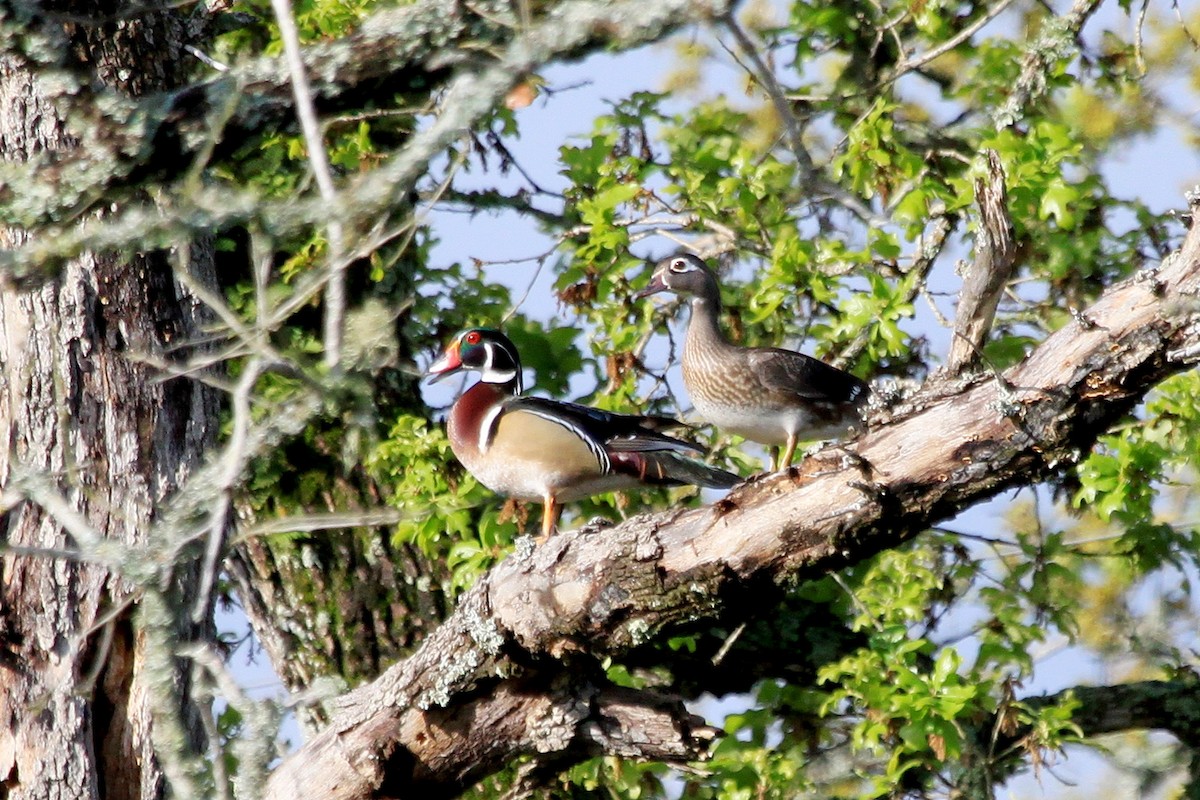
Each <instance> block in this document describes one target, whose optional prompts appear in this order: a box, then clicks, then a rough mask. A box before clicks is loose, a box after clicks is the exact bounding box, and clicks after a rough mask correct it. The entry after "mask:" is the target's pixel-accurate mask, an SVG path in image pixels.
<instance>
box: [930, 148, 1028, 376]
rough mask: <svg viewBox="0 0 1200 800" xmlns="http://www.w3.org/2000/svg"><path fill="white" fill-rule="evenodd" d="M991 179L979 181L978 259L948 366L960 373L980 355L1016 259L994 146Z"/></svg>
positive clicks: (961, 300) (962, 296)
mask: <svg viewBox="0 0 1200 800" xmlns="http://www.w3.org/2000/svg"><path fill="white" fill-rule="evenodd" d="M986 156H987V166H988V174H987V179H986V180H984V179H983V178H980V179H979V180H977V181H975V201H976V202H977V203H978V204H979V230H978V231H977V232H976V234H975V263H973V264H972V265H971V266H970V267H968V272H967V275H966V277H965V278H964V279H963V288H962V291H961V292H959V295H958V310H957V311H956V312H955V316H954V338H953V339H951V341H950V354H949V355H948V356H947V357H946V371H947V372H948V373H949V374H951V375H957V374H958V373H960V372H961V371H962V370H963V369H964V368H965V367H968V366H970V365H972V364H974V363H975V362H976V361H978V360H979V357H980V355H981V354H982V352H983V344H984V341H985V340H986V339H987V335H988V331H990V330H991V329H992V320H993V319H995V317H996V307H997V306H998V305H999V304H1000V296H1001V295H1002V294H1004V287H1005V286H1007V285H1008V278H1009V276H1010V275H1011V274H1012V270H1013V266H1014V265H1015V264H1016V260H1017V246H1016V242H1014V241H1013V230H1012V228H1013V225H1012V219H1011V218H1010V217H1009V215H1008V192H1007V190H1006V189H1005V185H1004V181H1005V175H1004V165H1003V164H1001V163H1000V155H999V154H998V153H997V152H996V151H995V150H988V151H987V154H986Z"/></svg>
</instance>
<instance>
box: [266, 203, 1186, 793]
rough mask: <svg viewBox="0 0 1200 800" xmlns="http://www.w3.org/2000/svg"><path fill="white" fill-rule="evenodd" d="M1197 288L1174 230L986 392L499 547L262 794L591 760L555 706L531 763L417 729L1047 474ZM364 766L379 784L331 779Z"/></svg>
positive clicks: (1135, 397) (588, 719) (906, 409)
mask: <svg viewBox="0 0 1200 800" xmlns="http://www.w3.org/2000/svg"><path fill="white" fill-rule="evenodd" d="M1198 290H1200V228H1197V227H1196V226H1195V225H1193V227H1192V229H1191V230H1190V232H1189V233H1188V235H1187V237H1186V240H1185V242H1184V244H1183V247H1182V248H1181V250H1180V251H1178V252H1177V253H1175V254H1173V256H1172V257H1170V258H1168V259H1167V260H1166V261H1165V262H1164V264H1163V265H1162V266H1161V267H1159V268H1158V269H1156V270H1151V271H1147V272H1144V273H1140V274H1138V275H1136V276H1134V277H1132V278H1130V279H1128V280H1125V281H1123V282H1121V283H1119V284H1116V285H1115V286H1113V287H1111V288H1110V289H1109V290H1108V291H1106V292H1105V293H1104V294H1103V295H1102V296H1101V297H1100V299H1099V300H1098V301H1097V302H1096V303H1095V304H1094V305H1093V306H1092V307H1091V308H1089V309H1088V310H1087V312H1086V314H1085V315H1083V316H1081V317H1080V318H1078V319H1075V320H1073V321H1071V322H1069V323H1068V324H1066V325H1065V326H1064V327H1063V328H1062V329H1061V330H1059V331H1057V332H1056V333H1054V334H1053V335H1051V336H1050V337H1049V338H1048V339H1047V340H1046V341H1045V342H1044V343H1042V345H1041V346H1039V347H1038V348H1037V349H1036V350H1034V351H1033V353H1031V354H1030V356H1029V357H1028V358H1027V359H1026V360H1025V361H1023V362H1022V363H1020V364H1018V365H1016V366H1014V367H1012V368H1011V369H1009V370H1007V371H1006V372H1004V373H1003V375H1001V376H999V377H997V376H980V377H975V378H971V379H948V378H943V379H938V380H936V381H931V382H930V383H929V384H928V385H926V386H925V387H923V388H922V390H920V391H919V392H918V393H917V394H916V395H915V396H913V397H911V398H909V399H907V400H906V401H904V402H903V404H902V405H899V406H897V407H895V408H893V409H891V410H889V412H887V413H885V414H883V415H881V416H880V418H878V419H876V420H873V421H872V425H871V427H870V429H869V431H868V432H867V433H866V434H865V435H863V436H861V437H860V438H858V439H857V440H855V441H853V442H850V443H848V444H846V445H845V446H838V447H830V448H826V449H825V450H823V451H822V452H820V453H818V454H816V455H814V456H812V457H810V458H808V459H806V460H805V461H804V462H803V463H802V464H801V465H799V466H797V467H793V468H792V469H790V470H788V471H786V472H783V473H779V474H775V475H770V476H759V477H756V478H752V479H751V480H749V481H747V482H746V483H744V484H742V485H741V486H739V487H736V488H735V489H734V490H733V491H731V492H730V494H729V495H728V496H727V497H726V498H725V499H723V500H721V501H719V502H717V503H715V504H713V505H711V506H706V507H702V508H698V509H692V510H680V511H672V512H665V513H658V514H646V515H640V516H637V517H634V518H632V519H630V520H628V521H626V522H625V523H623V524H621V525H619V526H617V527H614V528H611V529H607V530H603V531H602V532H595V531H591V530H588V529H582V530H578V531H574V532H571V533H565V534H560V535H559V536H557V537H555V538H553V539H551V540H550V541H549V542H548V543H547V544H546V545H545V546H542V547H538V548H536V549H532V548H529V547H525V548H524V549H522V548H518V552H516V553H514V554H513V555H512V556H510V557H509V558H508V559H507V560H506V561H504V562H503V563H501V564H499V565H498V566H497V567H495V568H494V569H493V570H492V571H491V572H490V573H489V574H488V575H486V576H485V577H484V578H483V579H481V580H480V582H479V583H478V584H477V585H476V586H475V587H473V588H472V589H471V590H470V591H469V592H467V593H466V594H465V595H464V596H463V598H462V599H461V601H460V604H459V606H458V608H457V610H456V611H455V612H454V614H453V615H452V616H451V617H450V618H449V619H448V620H447V621H446V623H444V624H443V625H442V626H441V627H440V628H439V629H438V630H436V631H435V632H433V633H432V634H431V635H430V636H429V637H428V639H427V640H426V641H425V642H424V644H423V645H422V646H421V647H420V649H419V650H418V651H417V652H416V653H415V654H414V655H412V656H411V657H410V658H408V659H407V660H405V661H403V662H401V663H399V664H397V665H396V666H394V667H392V668H391V669H389V670H388V671H387V672H385V673H384V674H383V675H381V676H380V677H379V678H378V679H377V680H375V681H374V682H372V683H370V684H368V685H365V686H362V687H360V688H358V689H356V690H355V691H353V692H351V693H349V694H348V695H346V696H344V697H342V698H340V699H339V700H337V701H336V702H335V705H336V710H335V712H334V717H333V723H332V724H331V725H330V726H329V728H328V729H327V730H326V731H324V732H323V733H321V734H320V735H318V736H317V737H315V738H314V739H313V740H312V741H310V742H309V743H308V744H306V745H305V746H304V747H303V748H302V749H301V750H300V751H299V752H298V753H297V754H295V755H294V756H293V757H291V758H290V759H289V760H288V761H286V762H285V763H284V764H283V765H282V766H281V767H280V768H279V769H277V770H276V772H275V773H274V774H273V775H272V777H271V781H270V784H269V786H270V792H269V795H268V796H270V797H273V798H281V797H285V796H288V795H290V794H292V793H293V791H294V788H295V787H297V786H305V787H311V786H312V785H313V781H314V780H317V781H320V782H321V783H322V785H323V786H325V787H327V795H328V797H330V798H334V797H336V798H343V797H344V798H350V797H369V796H376V793H378V792H380V791H381V787H384V786H385V785H386V786H388V787H392V788H391V789H390V790H389V791H392V792H393V793H395V794H403V791H402V789H403V788H404V787H408V788H411V787H412V786H413V785H414V783H413V782H414V781H416V780H417V779H418V777H420V778H421V780H422V784H421V785H422V786H423V787H428V786H434V785H439V786H443V787H456V788H461V787H463V786H465V785H467V783H466V781H467V780H468V779H470V780H474V779H476V778H478V777H481V776H482V774H487V773H486V771H485V770H487V771H490V770H493V769H498V768H499V767H500V766H502V765H503V764H504V763H507V761H508V760H510V759H511V758H512V757H513V756H515V755H519V754H531V753H537V754H539V756H540V757H543V758H550V757H555V758H560V759H565V760H566V761H567V762H570V761H571V760H572V759H575V758H578V757H582V754H583V753H585V752H589V751H590V750H591V749H594V748H595V747H596V746H601V747H602V749H603V745H601V744H600V743H598V742H596V741H595V740H594V739H592V740H590V741H589V740H588V737H587V735H586V731H587V730H589V729H590V728H589V724H591V723H594V722H595V720H596V717H595V715H594V712H593V713H591V714H585V715H583V716H580V717H573V716H571V715H570V714H569V713H567V712H566V710H565V708H566V707H565V706H564V710H562V711H561V712H560V713H561V714H562V715H563V716H562V719H563V720H567V719H575V720H577V722H576V725H575V728H574V730H573V733H572V735H564V736H562V737H561V738H558V739H555V740H554V742H555V743H556V745H555V748H550V749H543V748H539V747H538V746H535V745H534V738H533V737H532V736H531V733H530V732H531V731H532V730H535V729H536V728H537V727H538V723H537V720H539V719H545V715H544V714H543V715H540V716H539V715H533V716H532V717H530V716H527V717H526V718H525V719H526V720H527V724H526V725H525V726H524V727H522V726H521V725H518V726H517V727H516V728H512V727H505V728H503V729H497V730H489V729H487V727H486V726H480V727H475V728H472V729H471V730H469V731H466V732H462V731H459V729H453V730H451V728H449V727H447V728H441V729H439V730H440V731H441V734H442V735H440V736H439V737H437V740H436V741H433V740H432V739H431V737H430V736H428V735H424V734H423V733H422V732H424V731H427V730H430V729H431V726H433V727H435V728H436V726H437V725H438V724H439V723H438V722H437V720H440V719H443V718H445V717H446V716H447V715H453V714H455V713H459V711H460V710H462V709H475V710H476V711H473V712H472V713H483V709H485V708H490V707H492V706H493V704H495V703H501V702H503V701H502V700H501V699H498V698H499V697H500V696H501V695H504V693H505V692H506V691H507V688H506V686H507V685H506V684H505V683H504V681H507V680H511V679H512V678H513V677H514V676H516V677H518V678H523V679H524V680H525V683H523V684H522V686H523V687H524V690H532V691H535V692H537V693H540V696H541V700H545V698H546V697H553V696H556V694H555V693H556V692H559V691H561V689H559V688H557V687H561V686H563V685H564V682H565V685H567V686H574V688H573V689H572V690H571V691H570V692H568V695H570V696H573V697H578V696H579V693H580V692H581V691H585V690H583V689H582V686H583V685H585V684H586V685H593V684H594V683H595V678H596V675H595V670H594V669H583V670H580V669H579V665H580V664H581V663H587V664H594V663H595V659H598V658H600V657H603V656H620V655H622V654H624V653H628V652H630V651H631V650H633V649H635V648H638V647H639V646H641V645H643V644H645V643H647V642H648V641H651V640H652V639H654V637H655V636H656V635H657V634H658V633H659V632H661V631H663V630H664V629H668V628H675V627H677V626H679V625H681V624H684V623H690V622H696V621H711V622H716V621H720V620H722V619H739V618H746V617H750V616H753V613H754V611H755V610H756V609H758V610H761V608H762V607H763V598H764V593H767V594H770V595H773V596H776V597H778V596H781V595H782V593H783V590H784V588H785V587H787V586H790V585H793V584H794V583H795V582H796V581H797V580H801V579H805V578H811V577H815V576H818V575H821V574H824V573H827V572H829V571H831V570H835V569H838V568H840V567H843V566H845V565H847V564H850V563H854V562H857V561H860V560H862V559H864V558H867V557H869V556H870V555H872V554H874V553H876V552H878V551H880V550H882V549H886V548H890V547H895V546H896V545H898V544H900V543H902V542H904V541H906V540H908V539H910V538H912V537H914V536H916V535H917V534H918V533H920V532H921V531H922V530H925V529H926V528H927V527H928V526H929V525H931V524H933V523H935V522H937V521H939V520H943V519H945V518H947V517H948V516H950V515H952V514H954V513H956V512H957V511H959V510H961V509H962V508H965V507H967V506H969V505H971V504H973V503H976V502H979V501H981V500H984V499H987V498H989V497H992V496H994V495H996V494H997V493H998V492H1000V491H1002V490H1004V489H1006V488H1008V487H1011V486H1016V485H1027V484H1029V483H1030V482H1032V481H1036V480H1039V479H1042V478H1045V477H1048V476H1051V475H1053V474H1055V473H1057V472H1060V471H1061V470H1062V469H1064V468H1066V467H1068V466H1070V465H1072V464H1074V463H1075V462H1076V461H1077V460H1078V459H1079V458H1080V457H1081V456H1082V454H1084V453H1085V452H1086V451H1087V450H1088V449H1090V447H1091V446H1092V445H1093V444H1094V443H1095V441H1096V437H1097V436H1099V435H1100V434H1102V433H1104V432H1105V431H1106V430H1107V429H1108V428H1109V427H1110V426H1111V425H1112V424H1113V423H1115V422H1116V421H1117V420H1118V419H1120V418H1121V417H1122V416H1124V415H1125V414H1127V413H1128V412H1129V411H1130V410H1131V409H1132V408H1133V407H1134V406H1135V405H1136V404H1137V403H1138V402H1140V401H1141V399H1142V398H1143V397H1144V396H1145V394H1146V392H1147V391H1149V390H1150V389H1151V388H1152V387H1153V386H1154V385H1155V384H1156V383H1157V382H1159V381H1161V380H1162V379H1164V378H1166V377H1168V376H1169V375H1171V374H1174V373H1176V372H1179V371H1181V370H1183V369H1186V368H1188V367H1189V366H1191V364H1190V362H1189V363H1185V362H1183V361H1180V360H1178V359H1176V360H1172V359H1171V358H1169V357H1168V354H1169V353H1181V352H1182V353H1187V352H1195V350H1196V348H1195V345H1196V344H1197V335H1198V334H1197V330H1196V326H1195V324H1194V323H1195V320H1196V313H1197V309H1198V308H1200V305H1198V298H1197V292H1198ZM576 675H581V676H583V677H581V678H576V677H575V676H576ZM580 680H582V681H584V682H585V684H581V683H579V682H578V681H580ZM598 691H601V692H603V691H604V690H603V689H600V690H598ZM660 708H662V707H660ZM685 713H686V712H684V711H683V709H682V705H680V704H677V705H676V706H675V707H674V708H673V710H672V711H670V713H668V714H667V715H666V718H663V720H662V721H663V722H665V720H666V719H668V718H669V719H670V720H672V722H671V724H672V725H681V722H680V721H681V720H683V719H685V716H684V715H685ZM618 722H620V720H618ZM689 725H690V723H689ZM708 736H709V731H707V730H705V729H704V728H703V727H696V726H691V727H688V726H687V725H684V726H682V727H679V728H677V738H676V739H675V740H674V742H673V745H674V748H675V749H674V750H673V751H672V752H673V753H675V754H680V753H684V754H687V753H694V752H697V745H698V744H701V743H702V740H705V739H706V738H708ZM479 737H487V738H489V739H491V740H493V741H491V742H490V745H491V750H490V751H489V752H491V753H492V754H493V760H492V761H490V762H489V761H488V760H487V759H482V760H477V761H475V762H474V763H475V764H476V765H477V767H478V769H477V770H476V771H475V772H472V773H470V774H469V775H464V774H463V773H462V772H458V773H454V774H450V773H448V772H441V773H439V770H438V768H437V767H436V765H437V764H440V763H451V762H453V763H461V761H455V759H454V758H452V757H451V754H453V753H455V752H463V751H464V750H471V749H472V748H478V746H479V745H478V742H477V740H478V739H479ZM697 737H699V740H698V738H697ZM501 739H503V740H504V741H503V742H500V741H498V740H501ZM628 740H629V737H626V738H625V739H624V741H628ZM548 741H550V740H548V739H541V740H540V742H541V744H543V745H545V744H546V743H547V742H548ZM657 746H658V747H660V748H661V747H664V746H665V745H664V743H663V742H661V741H660V742H658V744H657ZM556 748H557V749H556ZM700 751H702V748H700ZM640 752H641V754H642V755H644V756H645V757H662V755H661V753H660V754H652V753H650V752H649V751H648V750H643V751H640ZM398 753H403V754H405V758H403V759H401V758H399V757H398V756H397V754H398ZM624 754H626V755H631V754H638V751H637V748H634V749H633V751H632V752H631V751H628V750H626V751H624ZM667 757H669V758H670V757H677V755H675V756H672V755H668V756H667ZM685 757H686V756H685ZM363 759H368V760H370V761H371V763H373V764H387V765H388V766H389V769H384V770H374V771H372V770H368V771H366V772H363V771H361V770H358V769H356V768H353V767H351V766H348V765H353V764H354V763H356V762H357V763H360V764H361V763H362V760H363ZM313 796H315V795H313Z"/></svg>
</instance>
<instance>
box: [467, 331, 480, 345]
mask: <svg viewBox="0 0 1200 800" xmlns="http://www.w3.org/2000/svg"><path fill="white" fill-rule="evenodd" d="M480 338H481V337H480V336H479V331H471V332H470V333H468V334H467V335H466V338H464V339H463V341H464V342H466V343H467V344H479V339H480Z"/></svg>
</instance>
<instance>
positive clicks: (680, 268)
mask: <svg viewBox="0 0 1200 800" xmlns="http://www.w3.org/2000/svg"><path fill="white" fill-rule="evenodd" d="M691 267H692V265H691V264H689V263H688V260H687V259H686V258H676V259H674V260H673V261H671V263H670V264H668V265H667V269H669V270H671V272H687V271H688V270H689V269H691Z"/></svg>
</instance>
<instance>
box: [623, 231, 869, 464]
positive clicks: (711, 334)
mask: <svg viewBox="0 0 1200 800" xmlns="http://www.w3.org/2000/svg"><path fill="white" fill-rule="evenodd" d="M666 291H670V292H675V293H676V294H679V295H681V296H684V297H688V298H691V306H692V317H691V320H690V321H689V322H688V329H687V340H686V342H685V343H684V346H683V383H684V385H685V386H686V387H687V390H688V394H689V395H691V398H692V403H693V405H695V407H696V413H697V415H698V416H700V417H701V418H702V419H704V420H705V421H706V422H709V423H711V424H713V425H715V426H717V427H718V428H723V429H724V430H727V431H729V432H730V433H735V434H737V435H738V436H742V437H744V438H746V439H749V440H751V441H754V442H759V443H761V444H766V445H771V446H772V447H775V446H778V445H783V451H782V453H779V452H778V451H775V455H776V456H778V460H773V463H772V465H771V469H772V471H775V470H778V469H781V468H782V467H785V466H787V465H789V464H791V462H792V456H793V455H794V453H795V452H796V443H797V442H798V441H806V440H809V439H830V438H834V437H836V436H839V435H841V434H843V433H845V432H846V431H847V430H848V429H849V428H850V427H851V426H853V425H856V424H857V425H861V420H862V416H861V415H862V408H863V406H864V405H865V404H866V400H867V395H868V394H869V393H870V391H869V389H868V388H867V384H865V383H864V382H862V381H861V380H859V379H858V378H856V377H855V376H853V375H851V374H850V373H848V372H843V371H842V370H840V369H837V368H836V367H831V366H829V365H828V364H826V363H824V362H823V361H818V360H817V359H815V358H812V357H811V356H806V355H804V354H803V353H797V352H794V351H792V350H781V349H779V348H775V347H740V346H738V345H735V344H733V343H732V342H730V341H729V340H728V339H727V338H725V334H723V333H722V332H721V326H720V321H719V320H720V315H721V290H720V287H719V286H718V284H717V277H716V275H714V274H713V272H712V270H710V269H709V268H708V266H707V265H706V264H705V263H704V262H703V261H701V260H700V259H699V258H697V257H696V256H694V255H691V254H690V253H682V254H679V255H675V256H671V257H670V258H666V259H663V260H662V261H660V262H659V263H658V264H657V265H656V266H655V269H654V274H653V275H652V276H651V278H650V284H649V285H648V286H647V287H646V288H645V289H643V290H642V291H641V292H639V293H638V295H637V296H638V297H647V296H649V295H652V294H655V293H656V292H666Z"/></svg>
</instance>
